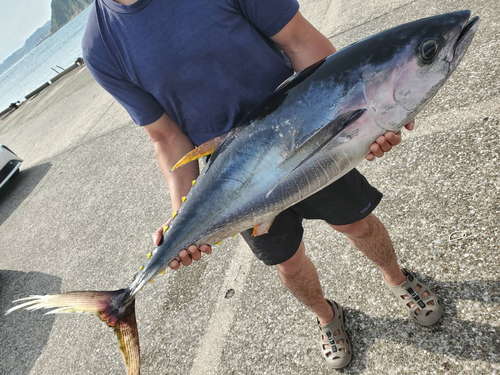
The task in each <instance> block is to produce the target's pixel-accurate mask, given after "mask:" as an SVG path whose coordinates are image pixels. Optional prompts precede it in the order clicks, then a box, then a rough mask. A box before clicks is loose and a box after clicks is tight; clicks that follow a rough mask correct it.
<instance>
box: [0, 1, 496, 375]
mask: <svg viewBox="0 0 500 375" xmlns="http://www.w3.org/2000/svg"><path fill="white" fill-rule="evenodd" d="M459 9H471V10H472V13H473V15H479V16H480V17H481V19H482V20H481V25H480V28H479V32H478V34H477V35H476V38H475V39H474V41H473V43H472V45H471V47H470V48H469V51H468V52H467V55H466V57H465V59H464V61H463V62H462V64H461V65H460V66H459V68H458V69H457V71H456V72H455V73H454V75H453V76H452V77H451V79H450V80H449V81H448V83H447V84H446V86H445V87H444V88H443V89H442V90H441V91H440V92H439V94H438V95H437V96H436V98H435V99H434V100H433V101H432V103H431V104H430V105H429V106H428V107H427V108H426V109H425V110H424V112H423V113H421V114H420V115H419V116H418V117H417V123H416V124H417V127H416V129H415V131H414V132H412V133H408V132H406V133H405V134H404V141H403V144H402V145H401V146H399V147H397V148H395V149H394V150H393V151H391V153H390V154H389V155H387V156H386V157H384V158H383V159H382V160H377V161H375V162H373V163H368V162H365V163H363V165H362V166H361V168H360V169H361V170H362V172H363V173H365V175H366V176H367V178H368V179H369V180H370V181H371V182H372V184H373V185H375V186H376V187H377V188H378V189H379V190H381V191H382V192H383V193H384V194H385V198H384V199H383V201H382V203H381V204H380V206H379V207H378V208H377V210H376V211H375V213H376V214H377V215H378V216H379V217H380V218H381V220H382V221H383V222H384V223H385V225H386V226H387V228H388V230H389V232H390V235H391V238H392V239H393V242H394V244H395V247H396V249H397V254H398V257H399V259H400V263H401V265H402V266H404V267H407V268H409V269H411V270H413V271H414V272H416V273H417V274H418V275H420V276H421V277H422V279H423V280H424V281H425V282H428V283H429V284H430V285H432V286H433V288H434V289H435V290H437V291H438V292H439V293H440V295H441V297H442V299H443V301H444V305H445V316H444V317H443V319H442V321H441V322H440V323H438V324H437V325H436V326H434V327H430V328H422V327H420V326H417V325H416V324H414V323H412V322H408V320H407V318H406V315H405V313H404V310H403V309H402V308H401V307H400V306H399V304H398V303H397V301H396V300H395V299H394V298H393V297H392V295H391V294H390V293H389V292H388V290H387V289H386V288H385V287H384V285H383V281H382V279H381V277H380V274H379V272H378V271H377V269H376V268H375V267H374V266H373V265H372V264H371V263H370V262H369V261H368V260H367V259H365V258H364V257H363V256H362V255H361V254H360V253H359V252H358V251H357V250H355V249H354V248H352V247H351V246H350V244H349V243H348V241H347V240H346V239H345V238H344V237H343V236H342V235H339V234H337V233H334V232H333V231H332V230H330V229H329V228H328V227H327V226H326V225H325V224H324V223H321V222H317V221H307V222H305V228H306V234H305V242H306V246H307V252H308V254H309V256H310V257H311V259H312V260H313V261H314V262H315V264H316V266H317V268H318V272H319V274H320V278H321V281H322V285H323V287H324V290H325V294H326V295H327V296H328V297H330V298H332V299H335V300H336V301H338V302H339V303H340V304H342V305H343V306H344V307H345V311H346V321H347V330H348V332H349V335H350V337H351V341H352V342H353V347H354V358H353V361H352V363H351V365H350V367H348V368H346V369H344V370H342V372H343V373H345V374H410V373H417V372H418V373H420V374H466V373H467V374H469V373H474V374H497V373H500V327H499V326H500V314H499V312H498V311H499V307H500V275H499V269H500V260H499V251H498V247H499V243H500V233H499V232H500V230H499V227H498V222H499V217H500V215H499V213H500V203H499V202H500V173H499V165H500V158H499V123H500V99H499V91H500V67H499V66H500V64H499V63H498V61H500V52H499V51H500V48H499V46H500V18H499V17H498V14H500V3H499V2H498V1H497V0H485V1H481V2H478V1H423V0H416V1H403V0H400V1H398V0H392V1H379V0H377V1H374V2H365V1H361V0H356V1H334V2H330V1H327V0H321V1H320V0H315V1H312V0H309V1H302V2H301V10H302V12H303V14H304V15H305V16H306V17H307V18H308V19H309V20H310V21H311V22H312V23H313V24H314V25H315V26H316V27H317V28H318V29H320V31H322V32H323V33H324V34H325V35H327V36H328V37H329V38H330V39H331V40H332V42H333V43H334V45H335V46H336V47H337V48H341V47H343V46H346V45H348V44H350V43H352V42H354V41H356V40H359V39H361V38H363V37H366V36H369V35H371V34H374V33H375V32H378V31H381V30H383V29H386V28H389V27H392V26H396V25H398V24H401V23H404V22H407V21H411V20H415V19H418V18H422V17H425V16H430V15H434V14H438V13H444V12H448V11H454V10H459ZM0 142H1V143H4V144H6V145H8V146H9V147H10V148H11V149H13V150H14V151H15V152H16V153H18V154H19V155H20V156H21V157H22V158H23V159H24V163H23V164H22V166H21V173H20V174H19V175H18V176H17V178H16V179H14V180H13V181H11V183H9V184H8V185H7V186H6V187H5V188H4V189H2V190H1V191H0V224H1V227H0V310H2V311H4V310H6V309H7V308H9V307H10V306H11V304H10V301H12V300H14V299H16V298H19V297H23V296H26V295H29V294H45V293H57V292H59V291H70V290H82V289H94V290H95V289H97V290H113V289H117V288H121V287H123V286H125V285H127V284H128V282H129V281H130V279H131V277H132V276H133V275H134V273H135V272H136V270H137V269H138V267H139V266H140V265H141V264H142V263H143V262H144V259H145V256H146V253H147V252H148V251H150V250H151V249H152V246H151V239H150V235H151V233H152V232H153V231H154V230H155V229H156V228H157V227H158V226H159V225H161V224H162V223H163V222H164V221H165V220H166V219H167V218H168V217H170V205H169V201H168V193H167V189H166V184H165V182H164V181H163V178H162V176H161V174H160V171H159V169H158V167H157V166H156V162H155V158H154V152H153V148H152V145H151V143H150V142H149V140H148V138H147V136H146V134H145V132H144V131H143V130H141V129H139V128H138V127H137V126H135V125H134V124H133V123H132V121H131V120H130V118H129V117H128V115H127V113H126V112H125V111H124V110H123V109H122V108H121V107H120V105H119V104H118V103H116V102H115V101H114V100H113V98H111V97H110V96H109V95H108V94H107V93H105V92H104V91H103V90H102V89H101V88H100V87H99V86H98V85H97V84H96V83H95V82H94V81H93V79H92V77H91V76H90V74H89V73H88V71H87V69H86V68H85V67H83V68H77V69H76V70H75V71H74V72H72V73H70V74H68V76H66V77H64V78H62V79H61V80H60V81H58V82H57V83H56V84H54V85H52V86H51V87H49V88H48V89H46V90H45V91H43V92H42V93H41V94H40V95H38V96H37V97H36V98H34V100H32V101H31V102H29V103H25V104H24V105H23V106H22V107H21V108H20V109H19V110H17V111H15V112H13V113H12V114H11V115H9V116H8V117H7V118H5V119H3V120H0ZM136 306H137V317H138V325H139V332H140V340H141V350H142V371H143V374H183V375H185V374H191V375H196V374H276V375H278V374H329V373H335V372H336V371H335V370H331V369H329V368H328V367H326V366H325V365H324V364H323V360H322V358H321V356H320V352H319V349H318V345H317V340H318V331H317V328H316V325H315V320H314V317H313V315H312V314H311V313H310V312H309V311H308V310H307V309H306V308H305V307H303V306H301V305H300V304H298V303H297V302H296V301H295V300H294V298H293V297H291V296H290V295H289V294H288V292H287V291H286V289H285V288H284V287H283V286H282V285H281V283H280V281H279V279H278V277H277V275H276V271H275V270H274V269H273V268H269V267H266V266H264V265H263V264H261V263H259V262H258V261H257V260H255V259H254V258H253V255H252V254H251V252H250V250H249V249H248V248H247V247H246V245H245V244H244V242H243V240H242V239H241V238H240V237H237V238H234V239H230V240H227V241H225V242H224V243H223V244H222V245H221V246H218V247H216V248H215V249H214V252H213V254H212V255H210V256H209V257H204V259H202V260H201V261H200V262H198V263H197V264H196V265H194V266H191V267H189V268H185V269H182V270H181V271H179V272H167V274H166V275H165V276H162V277H158V278H157V279H155V282H154V283H153V284H151V285H148V287H146V288H145V289H144V291H143V292H142V293H141V294H140V295H139V297H138V300H137V304H136ZM0 342H2V349H1V350H0V374H50V375H58V374H65V375H67V374H123V373H124V370H123V364H122V359H121V356H120V354H119V351H118V346H117V345H116V340H115V338H114V334H113V333H112V331H111V330H109V329H108V328H107V327H105V326H104V324H102V323H100V322H99V321H98V320H97V319H96V318H93V317H88V316H83V315H82V316H80V315H78V316H77V315H72V316H66V315H64V316H57V317H54V316H53V315H52V316H43V315H42V313H41V312H33V313H28V312H19V313H15V314H11V315H9V316H0Z"/></svg>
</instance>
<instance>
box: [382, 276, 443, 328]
mask: <svg viewBox="0 0 500 375" xmlns="http://www.w3.org/2000/svg"><path fill="white" fill-rule="evenodd" d="M402 271H403V273H404V274H405V276H406V281H404V282H403V283H402V284H400V285H396V286H392V285H390V284H389V283H388V282H387V280H386V279H385V278H384V277H383V279H384V282H385V284H386V285H387V286H388V287H389V289H390V290H391V292H392V293H393V294H394V295H395V296H396V297H397V298H398V300H399V302H400V303H401V304H402V305H403V306H404V307H405V309H406V312H407V313H408V315H409V317H410V319H415V320H416V321H417V322H418V323H420V324H421V325H424V326H431V325H433V324H434V323H436V322H437V321H438V320H439V319H441V316H443V303H442V301H441V299H440V298H439V296H438V295H437V294H436V293H434V292H433V291H432V290H431V289H430V288H429V287H428V286H427V285H425V284H424V283H422V282H421V281H420V280H418V279H417V278H416V277H414V276H412V275H411V274H410V272H408V270H407V269H406V268H403V269H402ZM425 292H427V294H428V295H427V296H426V297H423V295H424V294H425Z"/></svg>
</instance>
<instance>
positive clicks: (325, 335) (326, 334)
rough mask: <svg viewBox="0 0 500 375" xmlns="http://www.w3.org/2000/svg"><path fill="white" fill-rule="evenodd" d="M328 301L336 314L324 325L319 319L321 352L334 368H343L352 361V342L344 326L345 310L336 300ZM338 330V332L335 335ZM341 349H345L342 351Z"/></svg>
mask: <svg viewBox="0 0 500 375" xmlns="http://www.w3.org/2000/svg"><path fill="white" fill-rule="evenodd" d="M327 302H328V303H329V304H330V305H331V306H332V309H333V311H334V316H333V319H332V320H331V321H330V322H329V323H328V324H325V325H324V326H321V324H320V323H319V321H317V322H318V327H319V330H320V332H321V336H320V340H319V344H320V348H321V353H322V354H323V358H324V359H325V360H326V362H327V364H328V365H329V366H331V367H333V368H342V367H345V366H347V365H348V364H349V363H350V361H351V357H352V354H351V353H352V349H351V343H350V341H349V338H348V337H347V333H346V331H345V326H344V312H343V310H342V307H341V306H339V305H338V304H337V303H336V302H335V301H334V302H333V303H332V302H330V301H329V300H327ZM337 331H338V334H337V335H335V332H337ZM340 340H342V341H343V343H342V344H339V343H338V341H340ZM325 345H328V346H329V348H325ZM341 349H344V350H343V351H342V350H341Z"/></svg>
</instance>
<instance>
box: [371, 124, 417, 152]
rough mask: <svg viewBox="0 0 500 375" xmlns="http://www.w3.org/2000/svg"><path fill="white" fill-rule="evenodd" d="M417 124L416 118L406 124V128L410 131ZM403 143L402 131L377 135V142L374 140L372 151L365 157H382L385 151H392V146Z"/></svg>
mask: <svg viewBox="0 0 500 375" xmlns="http://www.w3.org/2000/svg"><path fill="white" fill-rule="evenodd" d="M414 126H415V120H411V121H410V122H409V123H408V124H406V125H405V128H406V129H408V130H409V131H412V130H413V128H414ZM400 143H401V131H399V132H397V133H394V132H387V133H385V134H384V135H381V136H379V137H377V139H376V140H375V142H373V143H372V144H371V146H370V151H371V152H370V153H369V154H368V155H366V156H365V159H366V160H368V161H372V160H374V159H375V157H377V158H380V157H382V156H384V153H386V152H389V151H391V148H392V146H397V145H398V144H400Z"/></svg>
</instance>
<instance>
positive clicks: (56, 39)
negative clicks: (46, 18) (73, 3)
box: [0, 6, 91, 111]
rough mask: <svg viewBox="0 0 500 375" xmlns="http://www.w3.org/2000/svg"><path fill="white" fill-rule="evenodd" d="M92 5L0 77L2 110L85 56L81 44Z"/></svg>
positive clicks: (0, 104) (0, 105)
mask: <svg viewBox="0 0 500 375" xmlns="http://www.w3.org/2000/svg"><path fill="white" fill-rule="evenodd" d="M90 8H91V7H90V6H88V7H87V8H86V9H85V10H83V11H82V12H80V13H79V14H78V15H77V16H76V17H75V18H73V19H72V20H71V21H69V22H68V23H67V24H66V25H64V26H63V27H62V28H60V29H59V30H58V31H57V32H56V33H54V34H53V35H51V36H50V37H49V38H47V39H45V40H44V41H43V42H42V43H40V44H39V45H38V46H37V47H35V48H34V49H32V50H31V51H30V53H28V54H27V55H26V56H24V57H23V58H22V59H21V60H19V61H18V62H17V63H16V64H15V65H13V66H11V67H10V68H9V69H8V70H7V71H5V72H4V73H2V74H1V75H0V111H1V110H3V109H5V108H7V107H8V106H9V105H10V103H14V102H16V101H18V100H19V101H23V100H24V97H25V96H26V95H27V94H28V93H30V92H31V91H33V90H35V89H36V88H37V87H39V86H41V85H42V84H44V83H45V82H47V81H50V79H51V78H52V77H54V76H55V75H56V72H54V70H52V68H54V69H55V70H57V71H58V72H61V71H62V69H60V68H58V67H57V66H60V67H62V68H67V67H68V66H70V65H72V64H73V63H74V62H75V60H76V59H77V58H78V57H80V56H81V55H82V48H81V41H82V38H83V33H84V31H85V25H86V24H87V19H88V16H89V12H90Z"/></svg>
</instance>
